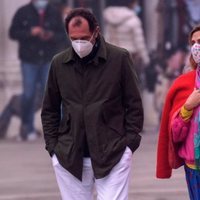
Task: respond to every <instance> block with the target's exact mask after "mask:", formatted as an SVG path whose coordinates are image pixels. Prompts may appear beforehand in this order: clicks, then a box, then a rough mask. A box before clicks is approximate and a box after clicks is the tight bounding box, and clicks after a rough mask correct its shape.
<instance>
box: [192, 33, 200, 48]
mask: <svg viewBox="0 0 200 200" xmlns="http://www.w3.org/2000/svg"><path fill="white" fill-rule="evenodd" d="M194 43H198V44H200V31H196V32H195V33H193V35H192V38H191V46H192V45H193V44H194Z"/></svg>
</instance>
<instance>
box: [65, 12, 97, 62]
mask: <svg viewBox="0 0 200 200" xmlns="http://www.w3.org/2000/svg"><path fill="white" fill-rule="evenodd" d="M65 28H66V32H67V33H68V36H69V39H70V40H71V41H72V46H73V48H74V50H75V52H76V53H77V54H78V55H79V56H80V57H81V58H82V57H85V56H86V55H88V54H89V53H90V52H91V50H92V48H93V45H94V44H95V42H96V39H97V38H98V35H99V31H100V30H99V25H98V23H97V20H96V18H95V16H94V15H93V14H92V13H91V12H90V11H89V10H87V9H84V8H76V9H73V10H72V11H71V12H70V13H69V14H68V16H67V18H66V19H65ZM83 52H84V53H83Z"/></svg>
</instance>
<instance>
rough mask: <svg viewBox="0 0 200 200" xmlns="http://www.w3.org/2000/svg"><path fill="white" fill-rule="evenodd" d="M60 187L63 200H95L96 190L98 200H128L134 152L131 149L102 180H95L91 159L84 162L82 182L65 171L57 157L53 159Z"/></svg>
mask: <svg viewBox="0 0 200 200" xmlns="http://www.w3.org/2000/svg"><path fill="white" fill-rule="evenodd" d="M52 163H53V167H54V171H55V174H56V179H57V183H58V187H59V190H60V193H61V197H62V200H93V199H94V188H95V189H96V194H97V200H127V199H128V189H129V179H130V170H131V163H132V152H131V150H130V149H129V147H126V150H125V152H124V154H123V156H122V158H121V160H120V161H119V163H118V164H117V165H115V167H114V168H113V169H112V170H111V172H110V174H109V175H108V176H106V177H104V178H101V179H95V177H94V173H93V169H92V165H91V159H90V158H84V160H83V175H82V182H81V181H80V180H78V179H77V178H76V177H74V176H73V175H72V174H70V173H69V172H68V171H67V170H66V169H64V168H63V167H62V166H61V165H60V164H59V162H58V160H57V157H56V155H53V157H52Z"/></svg>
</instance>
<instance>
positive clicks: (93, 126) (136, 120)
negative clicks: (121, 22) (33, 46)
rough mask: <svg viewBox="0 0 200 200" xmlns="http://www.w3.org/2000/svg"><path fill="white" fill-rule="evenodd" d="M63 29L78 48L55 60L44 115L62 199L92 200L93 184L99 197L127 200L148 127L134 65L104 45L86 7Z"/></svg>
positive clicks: (125, 53)
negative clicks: (134, 158)
mask: <svg viewBox="0 0 200 200" xmlns="http://www.w3.org/2000/svg"><path fill="white" fill-rule="evenodd" d="M65 26H66V32H67V33H68V36H69V38H70V40H71V45H72V47H70V48H68V49H67V50H66V51H64V52H62V53H60V54H58V55H56V56H55V57H54V58H53V61H52V65H51V68H50V73H49V78H48V81H47V86H46V91H45V97H44V102H43V107H42V114H41V117H42V124H43V130H44V138H45V142H46V149H47V151H48V152H49V154H50V155H51V156H52V163H53V167H54V170H55V174H56V178H57V183H58V186H59V189H60V192H61V196H62V199H63V200H72V199H73V200H80V199H81V200H92V199H93V195H94V192H93V190H94V185H95V188H96V191H97V199H106V200H108V199H109V200H110V199H112V200H124V199H128V188H129V179H130V170H131V163H132V153H133V152H134V151H135V150H136V149H137V148H138V147H139V144H140V140H141V136H140V135H139V133H140V132H141V130H142V126H143V106H142V101H141V97H140V93H139V89H138V85H137V78H136V73H135V71H134V69H133V67H132V65H133V62H132V59H131V58H130V54H129V52H128V51H127V50H125V49H121V48H119V47H116V46H114V45H111V44H109V43H107V42H105V41H104V38H103V37H102V35H101V33H100V27H99V25H98V22H97V21H96V18H95V16H94V15H93V14H92V13H91V12H90V11H89V10H87V9H83V8H78V9H74V10H72V11H71V12H70V13H69V15H68V16H67V18H66V21H65ZM61 105H62V109H61ZM77 191H79V192H77Z"/></svg>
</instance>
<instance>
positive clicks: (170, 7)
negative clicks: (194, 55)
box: [154, 0, 191, 121]
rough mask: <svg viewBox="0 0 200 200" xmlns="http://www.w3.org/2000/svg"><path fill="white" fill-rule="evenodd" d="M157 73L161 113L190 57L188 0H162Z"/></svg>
mask: <svg viewBox="0 0 200 200" xmlns="http://www.w3.org/2000/svg"><path fill="white" fill-rule="evenodd" d="M156 11H157V13H158V22H157V23H158V24H159V26H158V37H157V38H158V42H157V50H156V54H157V67H156V68H157V72H158V73H157V77H156V79H157V80H156V85H155V93H154V103H155V104H154V105H155V108H156V110H157V111H158V114H159V121H160V116H161V112H162V108H163V104H164V100H165V97H166V94H167V91H168V88H169V87H170V86H171V84H172V82H173V81H174V79H175V78H177V77H178V76H179V75H180V74H182V72H183V69H184V67H185V64H186V61H187V57H188V56H187V54H188V42H187V41H188V39H187V38H188V34H189V32H190V30H191V28H190V26H189V13H188V9H187V6H186V3H185V0H168V1H165V0H159V1H158V5H157V10H156Z"/></svg>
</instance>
